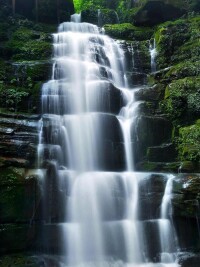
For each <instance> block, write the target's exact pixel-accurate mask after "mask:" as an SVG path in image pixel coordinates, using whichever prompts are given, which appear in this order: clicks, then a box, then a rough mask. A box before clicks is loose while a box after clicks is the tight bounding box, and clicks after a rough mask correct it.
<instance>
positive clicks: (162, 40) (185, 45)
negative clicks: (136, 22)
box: [155, 16, 200, 68]
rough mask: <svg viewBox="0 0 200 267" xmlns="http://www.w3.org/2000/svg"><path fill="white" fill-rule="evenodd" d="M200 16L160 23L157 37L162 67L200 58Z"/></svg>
mask: <svg viewBox="0 0 200 267" xmlns="http://www.w3.org/2000/svg"><path fill="white" fill-rule="evenodd" d="M199 36H200V16H196V17H194V18H189V19H179V20H176V21H174V22H171V21H170V22H166V23H164V24H162V25H159V26H158V28H157V30H156V32H155V38H156V43H157V50H158V56H157V63H158V66H159V67H160V68H165V67H167V66H169V65H171V64H174V63H175V64H177V63H181V62H183V61H187V60H190V61H191V62H194V61H197V60H199V55H200V49H199V45H200V43H199V42H200V41H199Z"/></svg>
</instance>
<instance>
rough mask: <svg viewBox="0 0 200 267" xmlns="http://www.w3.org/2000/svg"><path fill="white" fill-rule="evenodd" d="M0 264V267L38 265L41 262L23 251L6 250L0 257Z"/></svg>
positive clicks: (33, 266) (32, 266)
mask: <svg viewBox="0 0 200 267" xmlns="http://www.w3.org/2000/svg"><path fill="white" fill-rule="evenodd" d="M18 228H19V227H18ZM16 232H17V227H16ZM12 234H13V231H12ZM15 234H16V233H15ZM0 265H1V267H40V266H41V262H40V261H39V260H38V259H37V257H34V256H29V255H25V254H24V253H22V254H8V251H6V255H3V256H1V257H0Z"/></svg>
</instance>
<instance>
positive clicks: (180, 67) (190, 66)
mask: <svg viewBox="0 0 200 267" xmlns="http://www.w3.org/2000/svg"><path fill="white" fill-rule="evenodd" d="M198 75H200V61H197V62H191V61H186V62H181V63H179V64H177V65H174V66H172V68H170V70H169V71H168V72H167V73H166V75H165V76H164V78H167V79H170V80H172V79H173V80H174V79H181V78H185V77H192V76H198Z"/></svg>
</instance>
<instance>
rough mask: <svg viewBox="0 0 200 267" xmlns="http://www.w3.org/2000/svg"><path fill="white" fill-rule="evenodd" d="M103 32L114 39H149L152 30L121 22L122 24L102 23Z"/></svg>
mask: <svg viewBox="0 0 200 267" xmlns="http://www.w3.org/2000/svg"><path fill="white" fill-rule="evenodd" d="M104 29H105V33H106V34H108V35H109V36H111V37H113V38H116V39H123V40H133V39H134V40H138V41H143V40H149V39H150V38H151V37H152V35H153V31H152V29H150V28H139V27H135V26H133V25H132V24H130V23H122V24H114V25H109V24H106V25H104Z"/></svg>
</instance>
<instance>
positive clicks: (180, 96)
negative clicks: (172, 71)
mask: <svg viewBox="0 0 200 267" xmlns="http://www.w3.org/2000/svg"><path fill="white" fill-rule="evenodd" d="M199 88H200V77H186V78H184V79H180V80H175V81H173V82H172V83H170V84H169V85H168V86H167V88H166V90H165V99H164V100H163V101H161V103H160V106H161V109H162V110H163V111H164V112H165V113H167V114H169V115H170V116H171V118H172V119H173V120H183V119H185V118H187V119H188V120H190V121H191V120H194V119H195V118H196V119H198V118H199V115H200V107H199V102H200V91H199Z"/></svg>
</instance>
